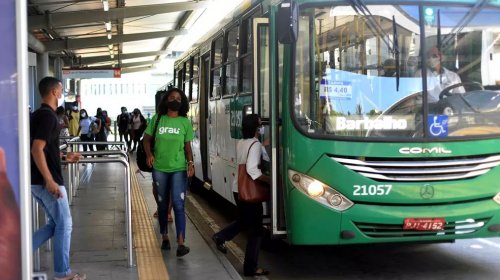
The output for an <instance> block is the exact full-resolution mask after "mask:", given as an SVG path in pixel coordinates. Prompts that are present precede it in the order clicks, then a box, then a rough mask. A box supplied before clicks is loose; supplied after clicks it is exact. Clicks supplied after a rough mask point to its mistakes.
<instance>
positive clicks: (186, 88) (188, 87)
mask: <svg viewBox="0 0 500 280" xmlns="http://www.w3.org/2000/svg"><path fill="white" fill-rule="evenodd" d="M190 90H191V80H188V81H186V82H185V83H184V94H185V95H186V96H187V98H188V99H189V100H191V98H190Z"/></svg>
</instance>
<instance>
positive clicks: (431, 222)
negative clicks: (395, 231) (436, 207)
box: [403, 218, 446, 231]
mask: <svg viewBox="0 0 500 280" xmlns="http://www.w3.org/2000/svg"><path fill="white" fill-rule="evenodd" d="M445 223H446V221H445V219H444V218H406V219H405V220H404V224H403V230H422V231H438V230H444V225H445Z"/></svg>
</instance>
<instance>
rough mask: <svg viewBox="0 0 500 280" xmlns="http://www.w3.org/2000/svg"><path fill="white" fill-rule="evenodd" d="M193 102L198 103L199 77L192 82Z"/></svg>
mask: <svg viewBox="0 0 500 280" xmlns="http://www.w3.org/2000/svg"><path fill="white" fill-rule="evenodd" d="M191 101H198V77H195V78H193V80H192V88H191Z"/></svg>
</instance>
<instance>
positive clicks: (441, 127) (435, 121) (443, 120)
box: [427, 115, 448, 137]
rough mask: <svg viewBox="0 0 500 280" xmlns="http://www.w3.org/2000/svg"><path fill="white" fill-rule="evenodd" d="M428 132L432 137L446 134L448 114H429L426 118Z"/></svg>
mask: <svg viewBox="0 0 500 280" xmlns="http://www.w3.org/2000/svg"><path fill="white" fill-rule="evenodd" d="M427 124H428V126H427V127H428V129H429V134H430V135H431V136H433V137H446V136H448V116H447V115H429V118H428V119H427Z"/></svg>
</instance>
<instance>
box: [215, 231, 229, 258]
mask: <svg viewBox="0 0 500 280" xmlns="http://www.w3.org/2000/svg"><path fill="white" fill-rule="evenodd" d="M212 240H213V241H214V242H215V247H217V250H219V251H220V252H221V253H223V254H226V253H227V248H226V245H225V243H226V242H225V241H224V240H222V239H221V238H220V237H218V236H217V235H216V234H214V235H212Z"/></svg>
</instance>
